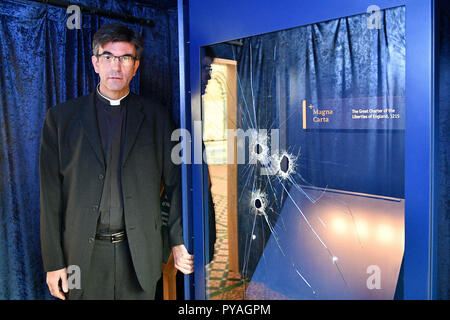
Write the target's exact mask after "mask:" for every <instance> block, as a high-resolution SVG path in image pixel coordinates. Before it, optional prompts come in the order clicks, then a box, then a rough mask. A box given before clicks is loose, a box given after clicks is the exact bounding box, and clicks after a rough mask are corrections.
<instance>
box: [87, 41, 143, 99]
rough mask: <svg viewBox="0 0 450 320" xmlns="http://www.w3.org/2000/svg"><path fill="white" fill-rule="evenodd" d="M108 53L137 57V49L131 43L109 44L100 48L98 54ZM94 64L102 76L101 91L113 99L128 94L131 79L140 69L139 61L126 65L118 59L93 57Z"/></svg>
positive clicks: (117, 55)
mask: <svg viewBox="0 0 450 320" xmlns="http://www.w3.org/2000/svg"><path fill="white" fill-rule="evenodd" d="M106 53H107V54H109V55H113V56H116V57H119V56H123V55H130V56H132V57H135V56H136V49H135V47H134V45H133V44H132V43H129V42H107V43H106V44H104V45H103V46H101V47H100V49H99V52H98V54H106ZM92 64H93V66H94V69H95V72H96V73H98V74H99V76H100V91H101V92H102V93H103V94H105V95H106V96H107V97H109V98H111V99H118V98H120V97H121V96H123V95H125V94H126V93H127V92H128V90H129V85H130V82H131V79H133V77H134V75H135V74H136V71H137V69H138V67H139V60H136V61H134V62H133V63H132V64H130V65H126V64H124V63H122V62H120V61H119V60H118V59H116V58H113V59H111V60H110V61H107V60H106V59H104V58H103V57H96V56H92Z"/></svg>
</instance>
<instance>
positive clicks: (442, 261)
mask: <svg viewBox="0 0 450 320" xmlns="http://www.w3.org/2000/svg"><path fill="white" fill-rule="evenodd" d="M447 7H448V6H447ZM439 36H440V38H439V44H440V45H439V52H438V55H439V59H438V61H439V65H438V68H439V70H438V72H439V100H438V101H439V103H438V108H437V115H438V119H439V121H438V123H437V128H438V131H437V132H436V136H437V137H438V146H439V151H438V159H437V166H438V168H437V170H436V172H438V176H437V177H438V181H437V186H438V203H437V208H438V209H437V214H438V217H437V221H438V223H437V228H438V230H437V232H438V244H437V286H436V297H437V299H443V300H448V299H449V298H450V286H449V285H450V254H449V253H450V201H449V199H450V177H449V174H450V148H449V145H450V9H449V8H447V9H444V8H442V10H441V12H440V25H439Z"/></svg>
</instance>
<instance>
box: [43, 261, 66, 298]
mask: <svg viewBox="0 0 450 320" xmlns="http://www.w3.org/2000/svg"><path fill="white" fill-rule="evenodd" d="M60 279H61V286H62V290H61V288H60V287H59V280H60ZM47 286H48V289H49V290H50V294H51V295H52V296H54V297H56V298H58V299H61V300H66V297H65V296H64V292H65V293H67V292H69V285H68V282H67V269H66V268H64V269H59V270H56V271H50V272H47ZM63 291H64V292H63Z"/></svg>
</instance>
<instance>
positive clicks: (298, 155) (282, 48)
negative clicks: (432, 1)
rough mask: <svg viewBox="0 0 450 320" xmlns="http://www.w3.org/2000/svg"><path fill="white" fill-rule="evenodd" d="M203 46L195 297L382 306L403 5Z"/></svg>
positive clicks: (395, 268)
mask: <svg viewBox="0 0 450 320" xmlns="http://www.w3.org/2000/svg"><path fill="white" fill-rule="evenodd" d="M203 49H204V50H203V51H204V53H203V59H202V85H203V90H202V91H203V95H202V114H203V118H202V128H203V144H204V150H205V159H204V160H205V162H206V163H207V169H208V170H205V172H207V173H208V181H209V185H208V188H207V192H205V195H204V197H205V199H208V200H205V204H206V201H208V205H205V207H206V208H207V209H208V210H206V211H207V212H206V211H205V225H206V230H205V244H206V248H205V255H206V261H207V262H208V264H207V265H206V266H205V268H206V284H205V286H206V296H207V298H208V299H393V298H394V296H395V292H396V288H397V286H398V277H399V272H400V268H401V263H402V257H403V249H404V156H405V155H404V139H405V109H406V108H405V50H406V43H405V8H404V7H396V8H390V9H386V10H380V11H374V12H372V13H364V14H360V15H355V16H351V17H343V18H340V19H335V20H331V21H326V22H320V23H316V24H311V25H307V26H301V27H297V28H292V29H288V30H282V31H277V32H273V33H268V34H262V35H257V36H252V37H248V38H243V39H236V40H233V41H228V42H226V43H220V44H216V45H213V46H210V47H208V48H203ZM208 57H209V58H208ZM205 167H206V165H205Z"/></svg>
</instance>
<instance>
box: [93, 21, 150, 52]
mask: <svg viewBox="0 0 450 320" xmlns="http://www.w3.org/2000/svg"><path fill="white" fill-rule="evenodd" d="M121 41H123V42H130V43H132V44H133V45H134V47H135V49H136V59H137V60H139V59H141V57H142V52H143V50H144V48H143V46H142V38H141V36H140V35H139V33H137V32H136V31H134V30H132V29H129V28H128V27H127V26H125V25H123V24H121V23H118V22H115V23H109V24H106V25H103V26H102V27H101V28H100V29H98V31H97V32H96V33H95V34H94V38H93V40H92V53H93V54H94V56H95V55H97V54H98V51H99V49H100V47H101V46H103V45H104V44H106V43H108V42H121Z"/></svg>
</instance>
